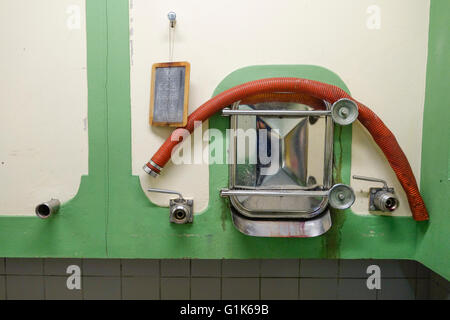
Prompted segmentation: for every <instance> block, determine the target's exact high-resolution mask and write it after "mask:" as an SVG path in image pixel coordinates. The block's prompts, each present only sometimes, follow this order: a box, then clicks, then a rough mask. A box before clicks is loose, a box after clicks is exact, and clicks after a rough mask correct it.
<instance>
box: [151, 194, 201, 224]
mask: <svg viewBox="0 0 450 320" xmlns="http://www.w3.org/2000/svg"><path fill="white" fill-rule="evenodd" d="M147 191H149V192H159V193H166V194H175V195H177V196H178V198H175V199H170V202H169V212H170V215H169V220H170V222H173V223H177V224H185V223H192V222H193V221H194V210H193V207H194V200H188V199H184V198H183V195H182V194H181V193H180V192H178V191H172V190H166V189H158V188H150V189H147Z"/></svg>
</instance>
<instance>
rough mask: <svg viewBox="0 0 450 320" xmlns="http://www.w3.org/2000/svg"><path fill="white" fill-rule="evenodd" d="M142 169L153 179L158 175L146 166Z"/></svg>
mask: <svg viewBox="0 0 450 320" xmlns="http://www.w3.org/2000/svg"><path fill="white" fill-rule="evenodd" d="M142 169H143V170H144V171H145V172H146V173H148V174H149V175H151V176H152V177H153V178H156V177H157V176H158V175H159V173H157V172H156V171H154V170H152V169H150V168H149V167H148V166H147V165H144V166H143V167H142Z"/></svg>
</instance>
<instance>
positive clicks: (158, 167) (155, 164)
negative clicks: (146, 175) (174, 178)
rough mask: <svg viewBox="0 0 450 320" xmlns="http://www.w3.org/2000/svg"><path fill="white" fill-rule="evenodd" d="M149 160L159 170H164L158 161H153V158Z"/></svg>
mask: <svg viewBox="0 0 450 320" xmlns="http://www.w3.org/2000/svg"><path fill="white" fill-rule="evenodd" d="M149 162H150V164H151V165H152V166H154V167H155V168H156V169H158V170H159V171H161V170H162V168H161V167H160V166H159V165H158V164H157V163H155V162H153V160H150V161H149Z"/></svg>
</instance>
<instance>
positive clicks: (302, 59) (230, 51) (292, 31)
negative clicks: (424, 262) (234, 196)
mask: <svg viewBox="0 0 450 320" xmlns="http://www.w3.org/2000/svg"><path fill="white" fill-rule="evenodd" d="M373 5H375V7H374V6H373ZM169 11H175V12H176V13H177V26H176V35H175V49H174V61H185V60H186V61H189V62H190V63H191V90H190V99H189V100H190V102H189V112H192V111H193V110H194V109H195V108H196V107H197V106H199V105H200V104H201V103H203V102H204V101H206V100H207V99H208V98H210V97H211V94H212V92H213V90H214V88H215V87H216V86H217V84H218V83H219V82H220V81H221V80H222V79H223V78H224V77H225V76H226V75H227V74H229V73H230V72H232V71H234V70H236V69H238V68H242V67H245V66H249V65H260V64H312V65H319V66H323V67H326V68H328V69H330V70H332V71H334V72H336V73H337V74H338V75H339V76H340V77H341V78H342V79H343V80H344V82H345V83H346V84H347V85H348V87H349V88H350V90H351V93H352V95H353V96H354V97H355V98H357V99H359V100H360V101H362V102H363V103H365V104H367V105H368V106H370V107H371V108H372V109H373V110H374V111H375V112H376V113H377V114H378V115H379V116H380V117H381V118H382V119H383V120H384V121H385V123H386V124H387V125H388V126H389V127H390V128H391V129H392V131H393V132H394V134H395V135H396V136H397V139H398V141H399V143H400V145H401V146H402V147H403V149H404V151H405V153H406V155H407V157H408V159H409V160H410V162H411V166H412V168H413V171H414V173H415V175H416V178H417V179H418V180H419V178H420V177H419V173H420V157H421V141H422V114H423V106H424V93H425V72H426V58H427V43H428V22H429V20H428V15H429V1H424V0H415V1H410V0H396V1H388V0H372V1H361V0H342V1H334V0H320V1H317V0H316V1H312V0H277V1H267V0H265V1H263V0H248V1H242V0H228V1H201V0H193V1H182V0H173V1H164V0H159V1H145V0H130V52H131V107H132V131H133V132H132V155H133V174H134V175H139V177H140V181H141V185H142V187H143V188H144V189H146V188H147V187H149V186H152V187H161V188H169V189H175V190H178V191H181V192H182V193H183V195H185V196H187V197H192V198H194V199H195V205H196V207H195V211H196V212H201V211H202V210H204V209H205V208H206V207H207V204H208V192H209V191H208V190H209V187H208V181H209V176H208V175H209V173H208V166H207V165H206V164H205V165H190V166H187V165H180V166H174V165H168V166H166V168H165V169H164V173H163V175H162V176H160V177H159V178H157V179H153V178H151V177H149V176H148V175H147V174H145V173H144V172H143V171H142V166H143V164H144V163H145V162H146V161H147V160H148V159H149V157H150V156H151V155H152V154H153V153H154V152H155V151H156V150H157V149H158V147H159V146H160V144H161V143H162V142H163V140H165V138H166V137H167V136H169V134H170V132H171V129H168V128H157V127H149V125H148V112H149V110H148V109H149V108H148V104H149V84H150V70H151V65H152V64H153V63H155V62H162V61H167V60H168V20H167V16H166V14H167V13H168V12H169ZM377 13H379V14H380V15H379V17H380V20H379V21H380V25H379V29H377V28H375V29H373V28H372V27H374V26H375V27H376V14H377ZM374 19H375V20H374ZM374 21H375V24H374ZM371 28H372V29H371ZM352 144H353V148H352V174H360V175H367V176H373V177H378V178H383V179H386V180H387V181H388V183H389V185H390V186H394V187H395V189H396V191H397V192H398V193H399V196H400V202H401V205H400V208H399V209H398V210H397V211H396V212H395V214H396V215H402V216H407V215H410V214H411V213H410V211H409V208H408V205H407V201H406V198H405V195H404V192H403V191H402V189H401V186H400V184H399V183H398V182H397V179H396V177H395V175H394V173H393V171H392V170H391V168H390V167H389V165H388V163H387V162H386V160H385V159H384V156H383V155H382V154H381V151H380V150H379V149H378V148H377V147H376V146H375V144H374V143H373V141H372V140H371V138H370V136H368V134H367V133H366V131H365V130H364V129H363V128H362V127H361V125H359V124H356V125H354V126H353V141H352ZM372 185H373V184H370V183H367V182H360V181H352V186H353V187H354V188H355V191H356V192H357V201H356V203H355V205H354V207H353V210H354V211H355V212H356V213H357V214H369V213H368V210H367V207H368V200H367V194H366V192H367V191H368V188H369V187H370V186H372ZM148 197H149V198H150V199H151V201H153V202H155V203H157V204H158V205H163V206H166V205H167V204H168V199H169V198H170V197H168V196H165V195H156V194H148Z"/></svg>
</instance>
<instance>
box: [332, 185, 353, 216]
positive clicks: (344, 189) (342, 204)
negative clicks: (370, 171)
mask: <svg viewBox="0 0 450 320" xmlns="http://www.w3.org/2000/svg"><path fill="white" fill-rule="evenodd" d="M328 201H329V203H330V206H331V207H333V208H335V209H339V210H345V209H348V208H350V207H351V206H352V205H353V203H354V202H355V193H354V192H353V189H352V188H351V187H349V186H347V185H345V184H342V183H339V184H335V185H334V186H333V187H332V188H331V189H330V193H329V196H328Z"/></svg>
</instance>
